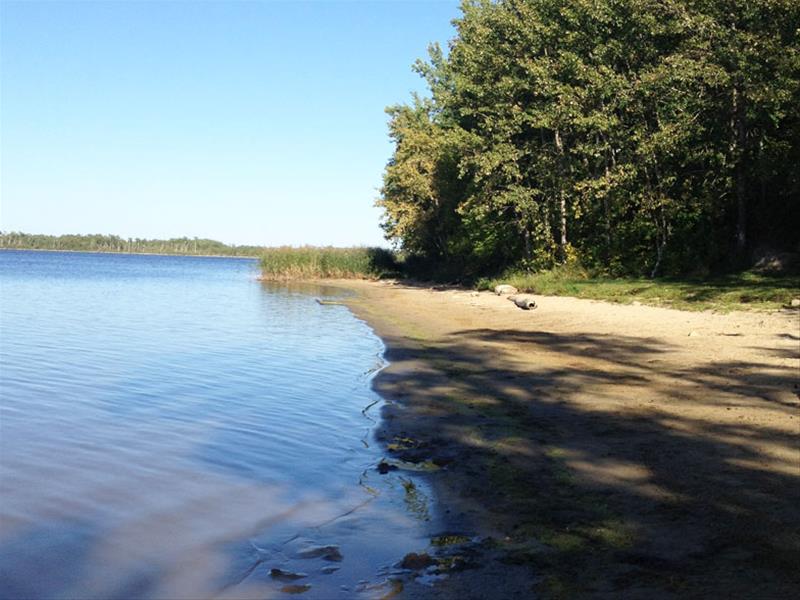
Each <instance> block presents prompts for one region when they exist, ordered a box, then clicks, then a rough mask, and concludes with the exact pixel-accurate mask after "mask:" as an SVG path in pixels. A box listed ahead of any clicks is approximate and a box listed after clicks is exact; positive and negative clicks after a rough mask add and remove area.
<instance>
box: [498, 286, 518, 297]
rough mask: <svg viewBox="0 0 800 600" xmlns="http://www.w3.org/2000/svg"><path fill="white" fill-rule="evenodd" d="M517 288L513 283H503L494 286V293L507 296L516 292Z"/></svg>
mask: <svg viewBox="0 0 800 600" xmlns="http://www.w3.org/2000/svg"><path fill="white" fill-rule="evenodd" d="M518 291H519V290H517V288H515V287H514V286H513V285H506V284H504V283H502V284H500V285H496V286H494V293H495V294H497V295H498V296H507V295H508V294H516V293H517V292H518Z"/></svg>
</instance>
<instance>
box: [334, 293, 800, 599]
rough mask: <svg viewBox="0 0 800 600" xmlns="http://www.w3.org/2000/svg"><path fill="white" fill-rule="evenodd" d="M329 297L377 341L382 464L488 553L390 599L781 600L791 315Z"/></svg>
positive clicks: (793, 545)
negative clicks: (404, 475) (415, 486)
mask: <svg viewBox="0 0 800 600" xmlns="http://www.w3.org/2000/svg"><path fill="white" fill-rule="evenodd" d="M328 283H329V284H333V285H335V286H337V287H340V288H345V289H348V290H352V291H355V292H356V296H355V297H353V298H348V299H346V300H345V304H347V305H348V306H349V307H350V308H351V310H353V312H354V314H355V315H356V316H357V317H359V318H361V319H363V320H364V321H366V322H367V323H368V324H369V325H370V326H371V327H372V328H373V330H374V331H375V333H376V334H377V335H378V336H379V337H380V338H381V339H382V340H383V341H384V345H385V347H386V351H385V353H384V358H385V360H386V361H387V362H388V363H389V364H388V365H387V366H386V367H384V369H382V370H381V371H380V372H379V373H377V374H376V375H375V376H374V378H373V388H374V389H375V391H376V392H377V393H378V394H379V395H380V396H381V397H382V398H383V399H384V402H385V404H384V407H383V409H382V411H381V417H382V418H381V422H380V423H379V424H378V425H377V435H378V438H379V439H380V440H381V442H382V444H383V445H384V448H385V449H386V451H387V455H388V456H391V457H394V458H400V459H403V460H410V461H412V462H413V461H415V460H429V461H433V462H434V463H436V464H438V465H440V466H441V469H440V470H438V471H436V472H435V473H432V474H431V477H430V481H431V484H432V486H433V488H434V490H435V495H436V502H437V504H438V505H439V506H440V507H441V510H442V512H443V513H445V514H446V516H447V521H449V523H448V526H449V527H450V528H451V530H452V531H453V532H454V533H459V534H464V535H467V536H475V535H477V536H481V538H482V539H483V540H485V543H482V544H481V545H480V547H479V548H477V549H476V548H472V549H471V551H472V558H473V564H472V565H471V566H472V567H474V568H470V569H465V570H463V571H459V572H453V573H451V574H449V576H448V578H447V579H445V580H444V581H442V582H440V583H437V584H436V586H435V587H434V588H433V590H431V588H429V587H424V586H421V585H418V584H413V583H410V584H408V585H407V586H406V589H405V591H404V596H405V597H409V598H414V597H443V598H445V597H451V596H455V595H462V596H463V595H465V597H482V595H486V594H493V595H495V596H496V595H497V594H500V595H501V596H505V597H508V596H513V595H518V594H522V593H525V594H531V593H535V594H537V595H540V596H542V597H580V596H586V595H589V596H592V597H598V596H599V597H603V596H611V597H613V596H616V595H619V594H625V595H626V596H627V597H648V598H652V597H677V596H682V597H683V596H700V595H708V594H711V595H714V594H716V595H720V594H733V595H742V594H744V595H748V594H755V595H758V596H761V597H772V596H773V595H778V594H784V593H786V592H788V591H791V590H793V589H795V590H796V589H797V585H798V584H799V583H800V580H798V576H797V575H796V574H795V573H794V571H793V569H792V567H791V565H792V564H794V561H795V559H796V557H798V556H800V523H798V521H800V519H798V517H797V515H796V514H795V513H796V510H795V508H794V507H795V506H796V505H797V502H798V500H800V498H798V494H797V493H796V490H797V489H798V483H800V472H798V469H797V468H796V465H797V464H798V463H797V460H796V459H798V460H800V453H798V451H797V450H796V447H797V442H798V441H800V439H798V435H797V433H798V431H800V420H798V417H800V395H798V394H799V393H800V390H798V388H797V387H796V386H797V385H798V381H797V372H798V367H800V335H798V332H800V315H798V314H797V313H760V314H759V313H729V314H725V315H720V314H715V313H695V312H692V313H689V312H682V311H677V310H673V309H665V308H656V307H648V306H626V305H618V304H609V303H605V302H597V301H591V300H579V299H574V298H559V297H543V298H542V299H541V302H540V308H539V309H538V310H535V311H521V310H519V309H516V307H513V305H512V304H511V303H510V302H507V301H505V300H504V299H502V298H498V297H497V296H494V295H493V294H490V293H480V294H478V293H476V292H469V291H462V290H435V289H431V288H425V287H412V286H408V285H402V284H396V283H387V282H370V281H352V280H339V281H331V282H328ZM619 332H624V334H621V333H619ZM793 386H794V387H793Z"/></svg>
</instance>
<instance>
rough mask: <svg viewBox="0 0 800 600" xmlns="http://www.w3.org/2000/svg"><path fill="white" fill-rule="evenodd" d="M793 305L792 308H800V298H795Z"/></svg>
mask: <svg viewBox="0 0 800 600" xmlns="http://www.w3.org/2000/svg"><path fill="white" fill-rule="evenodd" d="M791 304H792V308H800V298H793V299H792V302H791Z"/></svg>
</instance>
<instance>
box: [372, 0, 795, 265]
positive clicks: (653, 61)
mask: <svg viewBox="0 0 800 600" xmlns="http://www.w3.org/2000/svg"><path fill="white" fill-rule="evenodd" d="M454 25H455V30H456V35H455V37H454V38H453V39H452V40H451V41H450V42H449V45H448V48H447V49H446V50H445V49H442V48H441V47H440V46H439V45H436V44H434V45H432V46H430V48H429V57H428V59H427V60H425V61H422V60H420V61H417V63H416V65H415V66H414V68H415V70H416V71H417V72H418V73H419V74H420V75H421V76H422V77H423V78H424V79H425V81H426V82H427V86H428V90H429V93H428V94H426V95H414V96H413V97H412V98H411V100H410V101H409V102H407V103H402V104H397V105H395V106H392V107H389V108H388V109H387V112H388V114H389V117H390V122H389V130H390V136H391V139H392V141H393V143H394V151H393V155H392V156H391V159H390V160H389V162H388V164H387V167H386V169H385V172H384V178H383V186H382V189H381V193H380V198H379V200H378V201H377V204H378V206H380V207H382V208H383V210H384V218H383V223H382V226H383V228H384V230H385V232H386V235H387V237H388V238H389V239H390V240H393V241H394V242H395V243H396V244H397V246H398V247H399V248H400V249H401V250H402V251H403V254H405V255H406V256H407V257H408V259H407V264H408V265H409V266H413V265H414V264H417V265H418V266H419V267H418V268H421V269H422V270H423V271H424V270H425V269H426V268H427V269H428V270H429V271H438V272H439V273H441V272H442V270H444V271H446V272H447V273H449V274H450V275H452V276H458V277H460V278H466V279H469V278H474V277H477V276H480V275H487V274H488V275H492V274H498V273H502V272H503V271H504V270H505V271H507V270H512V269H513V270H517V271H525V272H533V271H541V270H544V269H550V268H553V267H558V266H559V265H578V266H580V267H581V268H585V269H587V270H589V271H590V272H592V273H596V274H599V275H602V276H646V277H658V276H670V275H680V276H685V275H691V276H699V277H704V276H707V275H709V274H718V273H726V272H728V273H729V272H732V271H737V270H742V269H746V268H748V267H750V266H752V264H753V262H754V261H755V260H756V258H757V257H758V256H759V254H762V255H763V254H764V253H770V252H772V253H780V252H782V253H788V254H790V255H794V256H796V253H797V252H798V251H800V194H799V192H800V187H799V186H798V178H799V177H800V169H799V168H798V165H800V143H798V142H800V110H798V107H800V43H799V42H798V36H799V35H800V2H798V1H797V0H759V1H758V2H752V1H749V0H693V1H687V0H496V1H490V0H466V1H465V2H463V4H462V7H461V16H460V17H459V18H457V19H455V20H454Z"/></svg>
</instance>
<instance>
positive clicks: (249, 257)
mask: <svg viewBox="0 0 800 600" xmlns="http://www.w3.org/2000/svg"><path fill="white" fill-rule="evenodd" d="M0 252H64V253H71V254H123V255H125V256H137V255H141V256H181V257H184V256H185V257H188V258H238V259H245V260H259V258H258V257H257V256H244V255H241V254H236V255H234V254H165V253H161V252H117V251H116V250H57V249H55V248H0Z"/></svg>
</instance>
